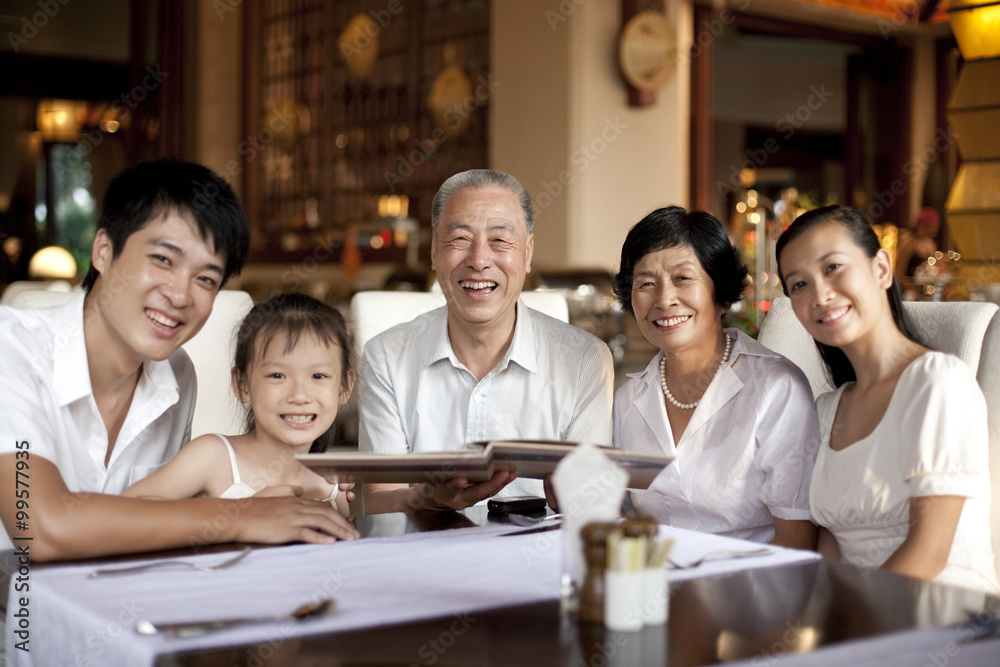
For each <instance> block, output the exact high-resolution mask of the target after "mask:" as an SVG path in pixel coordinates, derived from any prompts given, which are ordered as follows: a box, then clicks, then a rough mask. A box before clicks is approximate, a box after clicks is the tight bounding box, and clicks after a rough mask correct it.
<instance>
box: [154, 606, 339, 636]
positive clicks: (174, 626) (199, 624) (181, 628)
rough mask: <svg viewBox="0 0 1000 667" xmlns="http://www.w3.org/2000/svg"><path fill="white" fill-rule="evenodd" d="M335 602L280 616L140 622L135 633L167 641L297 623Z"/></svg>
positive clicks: (297, 609)
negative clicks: (242, 627) (231, 629)
mask: <svg viewBox="0 0 1000 667" xmlns="http://www.w3.org/2000/svg"><path fill="white" fill-rule="evenodd" d="M334 604H335V603H334V601H333V600H331V599H328V598H327V599H323V600H310V601H309V602H306V603H305V604H304V605H302V606H300V607H297V608H296V609H294V610H293V611H292V613H290V614H286V615H278V616H254V617H248V618H227V619H221V620H216V621H190V622H184V623H161V624H158V625H154V624H153V623H151V622H150V621H139V622H138V623H137V624H136V626H135V631H136V632H138V633H139V634H140V635H155V634H162V635H163V636H164V637H166V638H167V639H178V638H184V637H195V636H198V635H203V634H205V633H207V632H213V631H215V630H222V629H223V628H229V627H232V626H234V625H246V624H249V623H286V622H292V623H297V622H298V621H304V620H305V619H307V618H314V617H316V616H322V615H323V614H325V613H326V612H327V611H329V610H330V609H332V608H333V606H334Z"/></svg>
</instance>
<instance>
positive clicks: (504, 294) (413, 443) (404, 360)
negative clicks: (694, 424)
mask: <svg viewBox="0 0 1000 667" xmlns="http://www.w3.org/2000/svg"><path fill="white" fill-rule="evenodd" d="M431 225H432V231H433V242H432V246H431V263H432V266H433V268H434V269H435V270H436V271H437V274H438V282H439V283H440V285H441V289H442V291H443V292H444V295H445V298H446V300H447V305H446V306H444V307H442V308H439V309H437V310H434V311H431V312H430V313H427V314H425V315H422V316H420V317H418V318H416V319H415V320H413V321H412V322H408V323H406V324H401V325H399V326H396V327H394V328H392V329H390V330H388V331H386V332H384V333H382V334H381V335H379V336H376V337H375V338H373V339H372V340H371V341H369V343H368V344H367V345H366V346H365V351H364V359H363V360H362V364H361V375H360V379H359V383H360V384H359V397H360V402H361V431H360V438H359V440H360V443H359V444H360V449H361V450H362V451H368V452H376V453H381V454H403V453H407V452H428V451H441V450H459V449H463V448H464V447H465V444H466V443H467V442H471V441H476V440H498V439H529V438H530V439H546V440H577V441H579V440H588V441H592V442H599V443H607V442H610V439H611V402H612V391H613V378H614V370H613V365H612V361H611V353H610V351H609V350H608V347H607V345H605V344H604V343H603V342H601V341H600V340H598V339H597V338H595V337H594V336H592V335H590V334H588V333H586V332H584V331H582V330H580V329H578V328H576V327H573V326H570V325H569V324H566V323H564V322H560V321H559V320H556V319H553V318H551V317H548V316H546V315H543V314H542V313H539V312H537V311H534V310H532V309H531V308H528V307H526V306H525V305H524V303H523V302H521V301H520V300H519V299H518V297H519V295H520V293H521V288H522V287H523V286H524V278H525V275H526V274H527V273H528V272H529V271H530V270H531V257H532V253H533V251H534V244H535V237H534V234H533V233H532V230H533V225H534V215H533V211H532V205H531V198H530V197H529V196H528V193H527V191H526V190H525V189H524V186H523V185H521V183H520V182H518V180H517V179H515V178H514V177H513V176H510V175H508V174H504V173H502V172H498V171H490V170H485V169H475V170H471V171H465V172H462V173H459V174H456V175H454V176H452V177H451V178H449V179H448V180H447V181H445V182H444V184H443V185H442V186H441V189H440V190H438V192H437V194H436V195H435V197H434V203H433V210H432V219H431ZM508 485H509V486H508ZM505 487H506V488H505ZM501 490H502V491H501ZM497 493H500V494H501V495H503V496H511V495H525V494H530V495H541V493H542V484H541V482H539V481H537V480H516V481H513V476H512V475H511V474H510V473H508V472H498V473H497V474H496V475H495V476H494V477H493V479H491V480H489V481H487V482H482V483H480V484H470V483H468V482H467V481H466V480H464V479H457V480H452V481H450V482H447V483H443V484H436V485H430V484H420V485H417V486H414V487H410V486H407V485H403V484H371V485H368V486H367V487H366V488H365V509H366V511H367V512H368V513H379V512H394V511H401V510H407V509H462V508H465V507H469V506H471V505H474V504H476V503H477V502H479V501H481V500H484V499H486V498H488V497H490V496H493V495H496V494H497Z"/></svg>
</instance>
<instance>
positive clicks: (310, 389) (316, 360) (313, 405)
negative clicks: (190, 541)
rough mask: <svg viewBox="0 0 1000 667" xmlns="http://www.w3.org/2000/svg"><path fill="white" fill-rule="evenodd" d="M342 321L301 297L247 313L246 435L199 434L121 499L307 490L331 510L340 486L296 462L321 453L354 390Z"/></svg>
mask: <svg viewBox="0 0 1000 667" xmlns="http://www.w3.org/2000/svg"><path fill="white" fill-rule="evenodd" d="M349 350H350V346H349V342H348V336H347V327H346V325H345V324H344V318H343V317H342V316H341V315H340V313H338V312H337V311H336V310H335V309H333V308H331V307H329V306H327V305H325V304H323V303H321V302H319V301H317V300H316V299H313V298H312V297H308V296H306V295H304V294H281V295H278V296H275V297H274V298H272V299H270V300H269V301H265V302H264V303H261V304H259V305H257V306H254V308H253V309H252V310H251V311H250V312H249V313H247V316H246V318H245V319H244V320H243V323H242V324H241V325H240V328H239V331H238V332H237V334H236V354H235V359H234V364H233V372H232V380H233V391H234V392H235V394H236V396H237V397H238V398H239V400H240V401H241V402H242V403H244V404H245V405H248V406H249V407H248V409H247V420H246V433H244V434H243V435H237V436H230V437H228V438H227V437H226V436H224V435H203V436H201V437H199V438H195V439H194V440H192V441H191V442H190V443H188V444H187V445H185V446H184V447H182V448H181V450H180V452H179V453H178V454H177V456H175V457H174V458H173V459H172V460H171V461H170V462H169V463H168V464H167V465H166V466H164V467H163V468H162V469H161V470H158V471H157V472H155V473H154V474H152V475H150V476H149V477H147V478H145V479H143V480H141V481H139V482H137V483H136V484H134V485H132V486H131V487H129V488H128V489H126V490H125V492H124V494H123V495H126V496H136V497H140V496H141V497H158V498H169V499H174V498H178V499H179V498H192V497H195V496H212V497H218V498H246V497H248V496H252V495H254V494H255V493H257V492H259V491H261V490H262V489H264V488H266V487H276V486H282V485H285V486H295V487H301V488H302V490H303V494H302V496H303V497H304V498H310V499H318V500H327V501H330V502H333V503H335V505H336V507H337V510H338V511H339V512H340V514H342V515H344V516H347V515H348V507H347V499H346V498H345V495H346V494H344V493H340V494H338V493H337V490H338V489H337V486H336V485H334V484H330V483H329V482H327V481H326V480H325V479H323V478H322V477H320V476H319V475H317V474H316V473H314V472H312V471H311V470H309V469H308V468H306V467H305V466H303V465H302V464H300V463H299V462H298V461H296V460H295V458H294V455H295V454H304V453H306V452H309V451H318V450H322V449H325V445H324V443H321V442H320V439H321V437H322V436H323V435H324V434H325V433H326V432H327V431H328V430H329V428H330V426H331V425H332V424H333V420H334V418H335V417H336V416H337V409H338V408H339V407H340V406H341V405H344V404H345V403H346V402H347V399H348V398H349V397H350V395H351V388H352V387H353V385H354V371H353V370H351V366H350V352H349Z"/></svg>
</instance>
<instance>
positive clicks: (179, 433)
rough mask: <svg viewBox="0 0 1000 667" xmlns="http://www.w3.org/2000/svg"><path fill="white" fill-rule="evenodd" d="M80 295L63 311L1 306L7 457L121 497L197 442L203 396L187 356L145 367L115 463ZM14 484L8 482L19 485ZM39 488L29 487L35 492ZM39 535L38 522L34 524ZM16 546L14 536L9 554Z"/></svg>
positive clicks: (1, 440) (1, 423)
mask: <svg viewBox="0 0 1000 667" xmlns="http://www.w3.org/2000/svg"><path fill="white" fill-rule="evenodd" d="M83 302H84V295H83V294H80V295H79V296H77V297H75V298H74V299H73V300H72V301H70V302H69V303H67V304H66V305H64V306H58V307H55V308H42V309H19V308H9V307H0V350H3V352H2V354H0V377H2V378H3V382H2V383H0V454H10V453H14V452H16V451H21V450H24V449H25V447H24V446H23V445H22V446H21V448H20V450H19V449H18V447H17V445H18V443H22V442H27V443H28V445H27V451H28V452H29V458H28V461H29V466H28V468H27V470H26V472H27V474H28V479H27V482H28V483H29V484H30V483H31V481H30V470H31V468H30V462H31V461H32V460H34V459H36V458H37V457H41V458H45V459H47V460H49V461H50V462H52V463H54V464H55V465H56V467H57V468H58V469H59V472H60V474H61V475H62V478H63V481H64V482H65V483H66V486H67V487H68V488H69V490H70V491H73V492H82V491H92V492H100V493H112V494H117V493H121V492H122V490H124V489H125V488H126V487H127V486H129V485H130V484H132V483H134V482H136V481H138V480H140V479H142V478H143V477H146V476H147V475H149V474H151V473H152V472H154V471H155V470H157V469H158V468H159V467H161V466H162V465H163V464H164V463H166V462H167V461H169V460H170V459H171V458H172V457H173V456H174V455H175V454H176V453H177V451H178V450H179V449H180V447H181V445H183V444H184V443H186V442H187V441H188V440H190V438H191V418H192V415H193V414H194V404H195V399H196V398H197V383H196V380H195V372H194V366H193V364H192V363H191V360H190V359H189V358H188V356H187V353H186V352H184V350H183V349H179V350H177V351H176V352H175V353H174V354H173V355H171V357H170V358H169V359H168V360H166V361H146V362H145V363H143V366H142V375H141V376H140V378H139V382H138V384H137V386H136V388H135V394H134V396H133V398H132V404H131V406H130V408H129V412H128V415H127V416H126V417H125V421H124V423H123V425H122V428H121V432H120V433H119V435H118V440H117V442H116V443H115V447H114V449H113V451H112V453H111V459H110V461H109V463H108V465H107V466H105V465H104V459H105V456H106V454H107V448H108V434H107V430H106V429H105V426H104V421H103V419H102V418H101V415H100V412H99V411H98V409H97V403H96V401H95V400H94V394H93V390H92V388H91V383H90V370H89V367H88V363H87V350H86V344H85V341H84V333H83ZM14 484H15V480H4V487H5V488H11V489H13V488H14ZM29 490H30V487H29ZM28 526H29V530H28V531H27V532H28V533H30V522H29V524H28ZM3 548H10V542H9V540H8V538H7V535H6V532H4V534H3V536H2V537H0V549H3Z"/></svg>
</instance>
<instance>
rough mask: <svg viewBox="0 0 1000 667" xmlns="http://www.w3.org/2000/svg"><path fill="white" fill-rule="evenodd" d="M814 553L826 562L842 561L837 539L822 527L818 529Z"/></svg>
mask: <svg viewBox="0 0 1000 667" xmlns="http://www.w3.org/2000/svg"><path fill="white" fill-rule="evenodd" d="M816 551H818V552H819V555H820V556H822V557H823V558H825V559H827V560H842V558H843V557H842V556H841V555H840V544H839V543H838V542H837V538H836V537H834V536H833V533H831V532H830V531H829V530H827V529H826V528H824V527H823V526H820V527H819V538H818V539H817V541H816Z"/></svg>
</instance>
